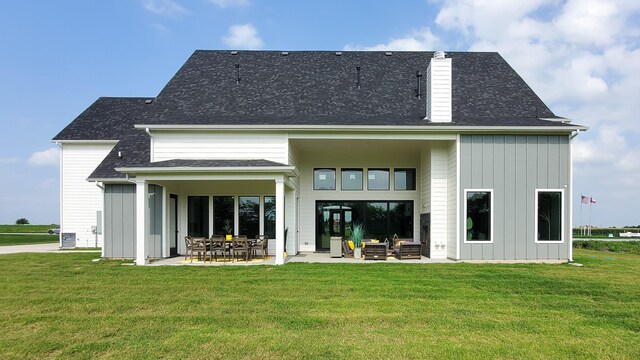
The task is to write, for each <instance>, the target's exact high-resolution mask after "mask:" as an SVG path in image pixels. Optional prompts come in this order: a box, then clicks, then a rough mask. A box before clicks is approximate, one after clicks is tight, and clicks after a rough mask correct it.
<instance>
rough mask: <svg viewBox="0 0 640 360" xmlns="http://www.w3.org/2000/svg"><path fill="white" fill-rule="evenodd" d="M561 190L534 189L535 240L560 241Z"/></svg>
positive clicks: (561, 223) (561, 225)
mask: <svg viewBox="0 0 640 360" xmlns="http://www.w3.org/2000/svg"><path fill="white" fill-rule="evenodd" d="M562 192H563V191H562V190H536V242H562V241H563V240H564V239H563V236H562V235H563V231H562V229H563V216H562Z"/></svg>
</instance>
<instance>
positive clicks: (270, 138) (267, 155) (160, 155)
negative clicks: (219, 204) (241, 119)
mask: <svg viewBox="0 0 640 360" xmlns="http://www.w3.org/2000/svg"><path fill="white" fill-rule="evenodd" d="M288 152H289V147H288V143H287V138H286V135H285V134H247V133H208V132H205V133H192V132H190V133H164V132H162V133H154V134H153V142H152V156H153V159H152V160H153V161H164V160H172V159H196V160H198V159H230V160H252V159H266V160H271V161H275V162H278V163H282V164H287V163H289V156H288Z"/></svg>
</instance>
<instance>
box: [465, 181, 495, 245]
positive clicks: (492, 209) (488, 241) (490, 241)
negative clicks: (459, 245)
mask: <svg viewBox="0 0 640 360" xmlns="http://www.w3.org/2000/svg"><path fill="white" fill-rule="evenodd" d="M470 192H488V193H490V194H491V195H490V196H491V199H490V201H489V202H490V204H489V206H490V208H489V210H490V211H491V216H490V217H489V226H490V227H491V228H490V229H489V238H490V240H469V239H467V200H468V195H467V194H468V193H470ZM493 202H494V196H493V189H464V221H462V223H463V225H464V231H463V232H462V235H463V236H462V238H463V239H464V243H465V244H493V242H494V240H495V239H494V226H493V224H494V216H495V215H494V213H495V211H494V206H493Z"/></svg>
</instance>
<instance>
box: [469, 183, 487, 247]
mask: <svg viewBox="0 0 640 360" xmlns="http://www.w3.org/2000/svg"><path fill="white" fill-rule="evenodd" d="M465 199H466V202H465V213H466V224H465V225H466V226H465V228H466V236H465V241H469V242H492V241H493V190H487V189H479V190H473V189H471V190H465Z"/></svg>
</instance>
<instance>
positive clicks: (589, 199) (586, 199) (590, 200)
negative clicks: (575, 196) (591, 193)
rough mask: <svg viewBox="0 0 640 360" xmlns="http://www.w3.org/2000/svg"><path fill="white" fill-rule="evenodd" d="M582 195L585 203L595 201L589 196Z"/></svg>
mask: <svg viewBox="0 0 640 360" xmlns="http://www.w3.org/2000/svg"><path fill="white" fill-rule="evenodd" d="M580 197H581V200H582V203H583V204H589V203H590V202H592V201H593V202H594V203H595V200H593V199H592V198H590V197H588V196H584V195H580Z"/></svg>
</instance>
